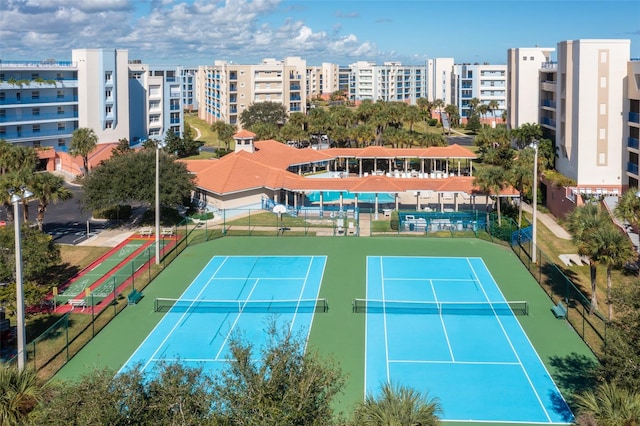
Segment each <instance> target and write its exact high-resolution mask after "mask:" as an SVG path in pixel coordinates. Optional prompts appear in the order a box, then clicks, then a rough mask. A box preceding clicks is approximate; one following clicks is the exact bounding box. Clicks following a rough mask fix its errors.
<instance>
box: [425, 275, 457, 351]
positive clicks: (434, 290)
mask: <svg viewBox="0 0 640 426" xmlns="http://www.w3.org/2000/svg"><path fill="white" fill-rule="evenodd" d="M429 284H430V285H431V292H432V293H433V300H434V301H435V302H436V303H438V295H437V294H436V289H435V287H434V286H433V281H431V280H429ZM438 316H439V317H440V323H441V324H442V331H443V332H444V338H445V340H446V341H447V346H448V347H449V355H450V356H451V361H452V362H456V357H455V356H454V355H453V348H451V342H450V341H449V333H447V326H446V325H445V323H444V318H443V317H442V311H440V312H439V313H438Z"/></svg>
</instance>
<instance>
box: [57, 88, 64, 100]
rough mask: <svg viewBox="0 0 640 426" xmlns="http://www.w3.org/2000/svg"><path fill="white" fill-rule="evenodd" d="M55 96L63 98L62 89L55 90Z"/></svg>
mask: <svg viewBox="0 0 640 426" xmlns="http://www.w3.org/2000/svg"><path fill="white" fill-rule="evenodd" d="M56 98H58V99H64V92H63V91H62V90H58V91H57V92H56Z"/></svg>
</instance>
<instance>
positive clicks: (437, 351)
mask: <svg viewBox="0 0 640 426" xmlns="http://www.w3.org/2000/svg"><path fill="white" fill-rule="evenodd" d="M367 301H371V302H370V304H371V309H368V310H367V314H366V361H365V394H368V393H373V394H375V392H376V391H377V390H378V389H379V386H380V384H381V383H384V382H388V381H390V382H393V383H398V384H402V385H405V386H410V387H413V388H415V389H417V390H422V391H428V393H429V395H430V396H435V397H437V398H439V400H440V402H441V404H442V407H443V411H444V413H443V415H442V417H441V419H442V420H446V421H480V422H482V421H492V422H513V423H515V422H523V423H570V422H571V421H572V420H573V416H572V414H571V411H570V410H569V408H568V406H567V404H566V402H565V400H564V399H563V397H562V395H561V394H560V391H559V390H558V388H557V387H556V385H555V383H554V382H553V380H552V379H551V377H550V375H549V373H548V372H547V370H546V368H545V366H544V364H543V363H542V361H541V360H540V358H539V357H538V354H537V353H536V351H535V349H534V348H533V346H532V345H531V342H530V341H529V339H528V337H527V336H526V334H525V333H524V331H523V329H522V327H521V326H520V323H519V322H518V319H517V317H516V315H515V314H514V312H515V310H511V309H509V308H508V306H509V305H507V304H506V303H505V302H506V301H505V298H504V296H503V295H502V293H501V291H500V289H499V288H498V286H497V284H496V283H495V281H494V280H493V277H492V276H491V274H490V272H489V270H488V269H487V267H486V266H485V264H484V261H483V260H482V259H481V258H434V257H380V256H376V257H368V258H367ZM416 302H420V303H422V302H431V305H433V306H436V307H437V308H435V309H432V308H429V309H424V310H422V309H420V307H419V306H415V305H416ZM387 305H388V307H389V308H388V309H387V308H386V307H387ZM402 306H408V308H402ZM505 306H507V309H505V308H504V307H505ZM468 307H471V309H469V308H468ZM354 309H355V305H354Z"/></svg>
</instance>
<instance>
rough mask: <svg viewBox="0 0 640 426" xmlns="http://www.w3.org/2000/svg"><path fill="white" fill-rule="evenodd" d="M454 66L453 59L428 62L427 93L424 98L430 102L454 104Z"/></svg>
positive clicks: (435, 59)
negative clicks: (438, 101) (439, 101)
mask: <svg viewBox="0 0 640 426" xmlns="http://www.w3.org/2000/svg"><path fill="white" fill-rule="evenodd" d="M453 65H454V60H453V58H434V59H428V60H427V73H428V78H427V91H426V95H423V97H426V98H427V99H428V100H429V102H433V101H435V100H436V99H440V100H442V101H444V103H445V104H446V105H449V104H452V103H453V80H452V76H453V74H452V73H453Z"/></svg>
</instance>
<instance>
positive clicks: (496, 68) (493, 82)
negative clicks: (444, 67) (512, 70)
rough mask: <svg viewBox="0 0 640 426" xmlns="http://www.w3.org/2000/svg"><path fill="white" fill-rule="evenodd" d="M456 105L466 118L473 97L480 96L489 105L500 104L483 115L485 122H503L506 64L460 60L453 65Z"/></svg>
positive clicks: (461, 115) (505, 96)
mask: <svg viewBox="0 0 640 426" xmlns="http://www.w3.org/2000/svg"><path fill="white" fill-rule="evenodd" d="M453 84H454V87H455V89H454V93H453V101H452V102H451V103H452V104H454V105H457V106H458V110H459V111H460V119H461V121H462V122H466V120H467V118H468V117H469V115H470V113H471V111H472V105H471V100H472V99H474V98H475V99H478V100H479V101H480V103H482V104H485V105H488V104H489V103H490V102H491V101H496V102H497V103H498V108H497V109H494V110H492V111H490V112H489V114H488V115H487V116H484V117H481V121H482V122H486V123H487V124H488V123H491V124H494V123H500V122H502V118H501V117H502V113H503V112H504V110H505V108H506V104H507V65H491V64H461V65H454V66H453Z"/></svg>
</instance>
